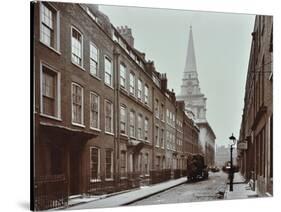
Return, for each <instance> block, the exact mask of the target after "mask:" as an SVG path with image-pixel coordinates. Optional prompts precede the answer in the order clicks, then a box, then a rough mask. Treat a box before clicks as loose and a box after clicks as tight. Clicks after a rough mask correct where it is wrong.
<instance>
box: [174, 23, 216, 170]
mask: <svg viewBox="0 0 281 212" xmlns="http://www.w3.org/2000/svg"><path fill="white" fill-rule="evenodd" d="M177 100H179V101H184V103H185V111H186V113H187V115H188V116H189V117H190V118H192V119H193V120H194V122H195V124H196V125H197V126H198V127H199V143H200V145H201V147H202V153H203V154H204V157H205V163H206V164H207V165H208V166H213V165H214V159H215V139H216V135H215V133H214V132H213V130H212V128H211V126H210V125H209V123H208V121H207V118H206V100H207V98H206V97H205V95H204V94H203V93H201V91H200V86H199V79H198V73H197V65H196V57H195V51H194V43H193V34H192V27H191V26H190V29H189V39H188V46H187V53H186V60H185V67H184V71H183V78H182V85H181V91H180V95H178V96H177Z"/></svg>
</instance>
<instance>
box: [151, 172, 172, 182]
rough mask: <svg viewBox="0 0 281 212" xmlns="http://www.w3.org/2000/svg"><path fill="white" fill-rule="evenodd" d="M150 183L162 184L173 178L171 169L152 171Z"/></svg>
mask: <svg viewBox="0 0 281 212" xmlns="http://www.w3.org/2000/svg"><path fill="white" fill-rule="evenodd" d="M150 178H151V180H150V183H151V184H156V183H161V182H164V181H167V180H170V179H171V178H172V170H171V169H162V170H151V171H150Z"/></svg>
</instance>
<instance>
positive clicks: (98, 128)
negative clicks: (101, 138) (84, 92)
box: [90, 91, 100, 131]
mask: <svg viewBox="0 0 281 212" xmlns="http://www.w3.org/2000/svg"><path fill="white" fill-rule="evenodd" d="M92 95H95V96H97V97H98V127H97V128H95V127H93V126H92V125H91V120H92V111H91V104H92ZM90 128H91V129H93V130H99V131H100V96H99V95H98V94H97V93H95V92H93V91H91V92H90Z"/></svg>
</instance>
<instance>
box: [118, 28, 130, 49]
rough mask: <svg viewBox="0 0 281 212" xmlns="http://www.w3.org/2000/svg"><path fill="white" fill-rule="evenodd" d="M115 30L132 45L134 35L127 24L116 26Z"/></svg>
mask: <svg viewBox="0 0 281 212" xmlns="http://www.w3.org/2000/svg"><path fill="white" fill-rule="evenodd" d="M117 31H118V32H119V33H120V35H121V36H122V37H123V38H124V39H125V40H126V41H127V42H128V44H129V45H130V46H131V47H134V37H133V35H132V29H131V28H129V27H128V26H125V27H124V26H121V27H117Z"/></svg>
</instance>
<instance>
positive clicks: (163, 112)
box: [160, 103, 165, 122]
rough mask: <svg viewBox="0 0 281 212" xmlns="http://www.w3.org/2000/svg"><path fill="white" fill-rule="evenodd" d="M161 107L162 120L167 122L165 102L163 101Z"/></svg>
mask: <svg viewBox="0 0 281 212" xmlns="http://www.w3.org/2000/svg"><path fill="white" fill-rule="evenodd" d="M160 109H161V111H162V114H161V113H160V116H161V117H160V119H161V121H163V122H165V106H164V104H163V103H161V106H160Z"/></svg>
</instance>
